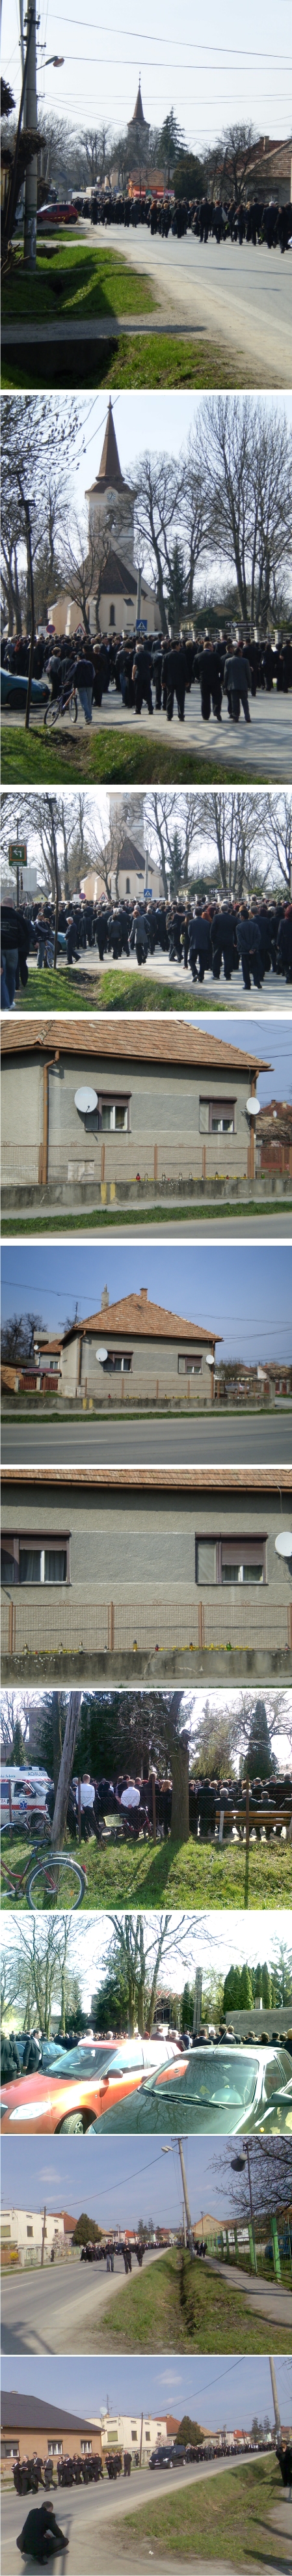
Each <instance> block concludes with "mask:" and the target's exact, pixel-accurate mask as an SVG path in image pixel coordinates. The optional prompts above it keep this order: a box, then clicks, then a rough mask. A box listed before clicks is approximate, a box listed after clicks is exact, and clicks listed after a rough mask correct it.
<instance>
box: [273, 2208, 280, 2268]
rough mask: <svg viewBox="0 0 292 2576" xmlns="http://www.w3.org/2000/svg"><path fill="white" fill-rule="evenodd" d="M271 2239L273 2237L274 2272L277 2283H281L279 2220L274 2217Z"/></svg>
mask: <svg viewBox="0 0 292 2576" xmlns="http://www.w3.org/2000/svg"><path fill="white" fill-rule="evenodd" d="M271 2237H272V2246H273V2262H274V2272H275V2274H276V2281H280V2280H281V2256H280V2246H279V2237H278V2228H277V2219H276V2218H274V2217H272V2218H271Z"/></svg>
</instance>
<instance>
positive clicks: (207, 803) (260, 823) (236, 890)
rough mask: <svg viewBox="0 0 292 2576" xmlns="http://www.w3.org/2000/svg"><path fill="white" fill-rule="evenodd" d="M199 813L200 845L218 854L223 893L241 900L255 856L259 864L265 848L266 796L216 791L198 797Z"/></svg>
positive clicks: (237, 790)
mask: <svg viewBox="0 0 292 2576" xmlns="http://www.w3.org/2000/svg"><path fill="white" fill-rule="evenodd" d="M196 812H197V827H199V830H200V832H201V842H202V839H203V838H204V840H205V841H207V842H210V844H211V847H212V848H213V850H214V851H215V852H216V860H217V865H218V870H219V878H220V885H221V886H222V893H223V894H225V895H226V894H230V895H231V894H232V895H237V896H238V897H240V898H242V895H243V892H244V888H245V887H246V886H247V885H248V884H250V879H251V866H252V865H253V864H254V856H255V853H256V857H257V861H258V859H259V858H260V854H261V850H262V849H264V846H265V826H266V812H267V796H266V795H265V794H264V795H262V796H255V795H254V794H253V792H252V790H251V791H250V790H249V789H248V788H247V789H245V788H241V787H232V788H230V789H229V788H223V789H221V788H218V789H217V788H214V790H213V789H212V790H211V791H210V792H208V793H207V795H205V796H200V795H198V798H197V808H196ZM265 874H266V871H265Z"/></svg>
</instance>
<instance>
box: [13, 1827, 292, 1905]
mask: <svg viewBox="0 0 292 2576" xmlns="http://www.w3.org/2000/svg"><path fill="white" fill-rule="evenodd" d="M67 1848H68V1851H71V1852H72V1854H73V1852H74V1850H75V1845H74V1844H73V1843H69V1842H68V1846H67V1844H66V1849H67ZM26 1853H27V1844H26V1843H25V1842H21V1841H18V1838H17V1859H18V1860H19V1862H20V1863H21V1861H22V1858H23V1859H25V1856H26ZM82 1855H83V1856H84V1845H83V1844H82V1845H81V1858H82ZM3 1859H4V1865H5V1852H4V1855H3ZM85 1866H86V1871H87V1879H88V1885H87V1890H86V1892H85V1897H84V1900H83V1911H84V1909H85V1907H86V1906H88V1907H89V1908H91V1909H92V1911H93V1912H98V1910H99V1909H104V1911H105V1912H107V1909H108V1907H110V1909H112V1907H113V1906H114V1907H115V1906H117V1905H118V1906H125V1907H127V1906H129V1905H130V1906H131V1905H134V1906H138V1909H139V1907H140V1906H141V1905H142V1907H146V1908H147V1906H150V1907H151V1908H153V1907H155V1906H156V1905H157V1906H158V1907H161V1906H163V1905H164V1904H165V1903H166V1902H167V1905H170V1906H171V1907H172V1909H173V1910H175V1907H176V1906H178V1908H179V1910H180V1909H181V1907H182V1906H184V1907H185V1908H186V1910H188V1908H190V1909H191V1908H192V1906H198V1907H201V1906H202V1905H203V1906H204V1907H206V1906H209V1907H210V1906H216V1907H218V1909H219V1910H222V1912H224V1911H225V1909H226V1907H227V1906H228V1908H229V1911H230V1908H232V1907H237V1906H238V1907H243V1906H244V1905H245V1904H246V1903H247V1900H248V1903H249V1905H250V1906H251V1907H252V1908H253V1909H255V1910H256V1909H258V1910H259V1911H260V1910H263V1911H265V1909H266V1907H267V1906H271V1907H272V1906H275V1907H278V1906H279V1902H280V1899H281V1903H282V1905H286V1906H288V1905H289V1904H290V1905H291V1900H292V1853H291V1845H290V1844H288V1845H287V1844H286V1843H283V1844H281V1845H280V1847H279V1843H278V1841H277V1842H276V1847H275V1849H274V1846H273V1845H272V1844H271V1843H269V1844H266V1843H252V1845H251V1847H250V1851H249V1863H248V1875H247V1862H246V1852H245V1844H242V1843H230V1844H228V1845H226V1846H225V1847H223V1848H222V1846H221V1845H220V1849H219V1846H218V1844H217V1843H215V1844H214V1843H197V1842H194V1841H193V1839H192V1836H190V1840H189V1842H188V1843H173V1842H171V1841H170V1840H169V1841H167V1842H163V1843H156V1844H153V1843H152V1842H151V1843H144V1842H139V1843H137V1844H136V1845H135V1846H134V1847H133V1845H132V1844H129V1843H122V1844H112V1845H110V1844H108V1845H107V1846H106V1847H105V1849H104V1850H103V1851H102V1850H100V1847H99V1846H98V1844H97V1843H96V1842H95V1841H92V1842H90V1843H87V1844H86V1853H85ZM20 1902H22V1904H24V1903H25V1899H24V1898H22V1899H21V1900H20ZM2 1903H3V1906H6V1910H7V1898H6V1897H5V1896H4V1895H3V1898H2ZM8 1911H10V1905H8Z"/></svg>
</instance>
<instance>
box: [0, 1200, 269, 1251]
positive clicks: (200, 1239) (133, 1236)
mask: <svg viewBox="0 0 292 2576" xmlns="http://www.w3.org/2000/svg"><path fill="white" fill-rule="evenodd" d="M40 1216H41V1235H40V1240H42V1235H43V1232H44V1226H43V1207H42V1208H41V1210H40ZM55 1216H57V1217H58V1219H59V1218H60V1209H59V1207H56V1208H50V1210H49V1212H48V1218H47V1228H46V1231H47V1233H48V1234H50V1237H51V1242H52V1243H53V1242H54V1240H55V1241H56V1242H58V1243H59V1242H60V1241H61V1240H62V1236H61V1234H60V1232H59V1233H58V1235H57V1236H56V1237H55V1238H54V1218H55ZM121 1222H122V1220H121ZM215 1224H216V1235H215V1236H214V1225H215ZM28 1225H29V1227H30V1229H31V1227H32V1215H31V1208H30V1207H28V1208H27V1209H26V1211H25V1216H23V1214H22V1215H21V1217H19V1220H18V1225H17V1223H16V1221H15V1216H14V1214H13V1212H12V1211H11V1218H10V1219H9V1217H8V1216H6V1217H4V1216H2V1234H3V1236H5V1237H6V1236H9V1235H12V1234H13V1235H14V1236H17V1235H18V1234H19V1239H20V1241H21V1240H22V1237H23V1235H25V1234H26V1232H27V1227H28ZM70 1225H71V1218H70V1217H69V1219H68V1220H67V1212H66V1214H64V1221H63V1234H64V1236H65V1237H66V1236H67V1235H69V1234H70ZM137 1229H138V1231H139V1232H140V1240H141V1247H142V1245H143V1242H146V1244H147V1243H148V1242H150V1243H164V1242H168V1240H170V1241H171V1242H172V1243H176V1242H177V1240H178V1239H181V1237H183V1239H184V1238H185V1240H186V1242H189V1241H191V1242H192V1243H212V1247H213V1246H214V1250H215V1248H216V1240H218V1242H219V1243H237V1242H239V1243H255V1242H256V1243H262V1242H264V1243H279V1245H280V1244H281V1242H283V1243H286V1242H287V1241H288V1242H289V1243H291V1238H292V1204H291V1206H290V1207H288V1208H285V1204H283V1206H281V1202H280V1201H279V1200H277V1202H276V1205H275V1209H273V1210H272V1212H271V1211H270V1210H268V1211H267V1215H264V1214H262V1211H259V1212H258V1210H256V1213H255V1212H254V1213H253V1216H249V1214H248V1208H247V1210H246V1213H245V1209H243V1210H242V1211H241V1214H240V1216H237V1215H236V1211H235V1213H234V1216H228V1217H224V1216H220V1218H219V1216H218V1208H216V1210H215V1209H214V1214H212V1210H210V1214H209V1216H208V1218H207V1217H206V1216H202V1217H196V1216H187V1217H185V1216H184V1215H183V1213H182V1214H180V1215H179V1216H177V1215H176V1211H174V1214H173V1215H169V1217H166V1218H165V1219H164V1218H162V1216H161V1214H157V1216H156V1217H155V1218H154V1219H153V1222H152V1220H151V1219H150V1221H149V1225H146V1226H145V1222H144V1221H143V1225H142V1226H141V1219H140V1227H139V1209H138V1208H137V1210H136V1216H135V1217H133V1219H132V1220H131V1223H130V1224H129V1223H128V1220H127V1226H126V1229H125V1234H124V1235H123V1233H122V1232H121V1234H118V1230H117V1224H116V1223H115V1224H113V1221H112V1218H111V1217H110V1215H109V1214H107V1213H106V1214H105V1216H104V1232H105V1235H106V1236H107V1235H108V1234H112V1235H113V1236H114V1240H115V1244H116V1246H117V1248H118V1245H119V1244H120V1243H129V1242H130V1243H132V1242H137ZM32 1231H33V1233H34V1234H35V1235H36V1237H38V1234H39V1227H38V1221H37V1211H35V1222H34V1224H33V1227H32ZM100 1239H102V1229H101V1226H100V1225H98V1226H97V1225H94V1221H93V1222H92V1225H90V1224H89V1225H88V1226H86V1234H85V1237H84V1224H82V1216H81V1214H80V1225H76V1220H75V1222H74V1243H75V1242H76V1243H79V1242H82V1243H84V1240H85V1242H87V1241H88V1243H95V1242H97V1241H98V1242H99V1240H100Z"/></svg>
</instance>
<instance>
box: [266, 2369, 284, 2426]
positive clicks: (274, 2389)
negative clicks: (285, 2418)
mask: <svg viewBox="0 0 292 2576" xmlns="http://www.w3.org/2000/svg"><path fill="white" fill-rule="evenodd" d="M269 2363H270V2373H271V2381H272V2397H273V2407H274V2416H275V2425H276V2433H280V2432H281V2416H280V2407H279V2398H278V2390H277V2380H276V2372H275V2363H274V2361H272V2360H271V2354H270V2353H269Z"/></svg>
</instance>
